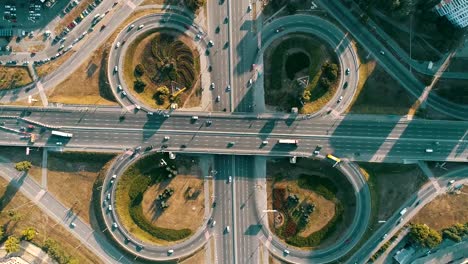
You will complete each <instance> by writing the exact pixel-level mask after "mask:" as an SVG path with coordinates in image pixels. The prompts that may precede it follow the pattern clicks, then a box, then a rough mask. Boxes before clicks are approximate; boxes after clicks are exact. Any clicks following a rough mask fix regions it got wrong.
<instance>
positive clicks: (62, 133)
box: [52, 130, 73, 138]
mask: <svg viewBox="0 0 468 264" xmlns="http://www.w3.org/2000/svg"><path fill="white" fill-rule="evenodd" d="M52 135H55V136H59V137H67V138H71V137H73V134H72V133H65V132H60V131H57V130H52Z"/></svg>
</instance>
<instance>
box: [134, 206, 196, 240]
mask: <svg viewBox="0 0 468 264" xmlns="http://www.w3.org/2000/svg"><path fill="white" fill-rule="evenodd" d="M130 216H131V217H132V219H133V221H135V224H137V225H138V226H139V227H140V228H141V229H143V230H145V231H146V232H148V233H149V234H151V235H152V236H154V237H156V238H159V239H162V240H166V241H177V240H181V239H184V238H186V237H188V236H190V235H191V234H192V231H191V230H190V229H188V228H185V229H178V230H176V229H168V228H161V227H157V226H154V225H152V224H150V223H148V220H146V218H145V216H144V215H143V209H142V207H141V204H138V205H135V206H132V207H130Z"/></svg>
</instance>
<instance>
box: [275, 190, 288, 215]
mask: <svg viewBox="0 0 468 264" xmlns="http://www.w3.org/2000/svg"><path fill="white" fill-rule="evenodd" d="M285 195H286V190H285V189H278V188H275V189H273V209H274V210H280V209H282V208H283V205H284V197H285Z"/></svg>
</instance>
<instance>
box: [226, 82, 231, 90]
mask: <svg viewBox="0 0 468 264" xmlns="http://www.w3.org/2000/svg"><path fill="white" fill-rule="evenodd" d="M226 91H227V92H230V91H231V85H230V84H228V86H227V87H226Z"/></svg>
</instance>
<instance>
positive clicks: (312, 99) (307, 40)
mask: <svg viewBox="0 0 468 264" xmlns="http://www.w3.org/2000/svg"><path fill="white" fill-rule="evenodd" d="M264 62H265V63H264V65H265V103H266V105H267V106H270V107H274V108H276V110H280V111H289V110H291V108H292V107H297V108H298V109H299V110H300V112H301V113H303V114H308V113H313V112H317V111H318V110H320V109H322V108H323V107H324V106H325V105H326V104H327V103H328V102H329V101H330V100H331V99H332V98H333V95H334V94H335V92H336V90H337V86H338V81H339V77H340V71H339V66H338V58H337V56H336V54H335V53H334V51H333V50H332V49H331V48H330V47H329V46H328V45H326V44H324V42H323V41H321V40H320V39H318V38H314V37H313V36H311V35H306V34H292V35H286V36H285V37H283V38H280V39H278V40H276V41H274V42H273V43H272V44H271V45H270V46H269V47H268V49H267V50H266V51H265V53H264Z"/></svg>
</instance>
